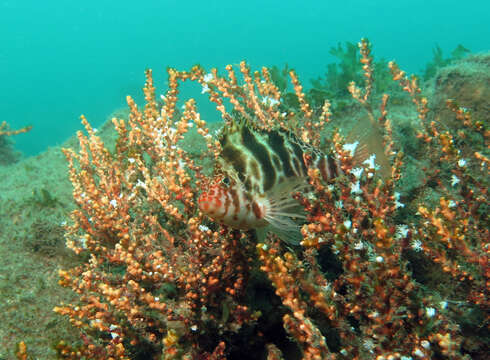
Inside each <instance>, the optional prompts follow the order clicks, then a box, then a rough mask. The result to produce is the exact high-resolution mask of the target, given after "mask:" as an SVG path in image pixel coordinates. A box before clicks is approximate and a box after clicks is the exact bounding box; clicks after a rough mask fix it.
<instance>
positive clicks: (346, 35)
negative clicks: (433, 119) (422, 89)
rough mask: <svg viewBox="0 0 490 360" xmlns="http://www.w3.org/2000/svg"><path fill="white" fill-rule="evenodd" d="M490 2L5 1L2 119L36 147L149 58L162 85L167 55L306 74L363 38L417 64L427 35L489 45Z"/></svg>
mask: <svg viewBox="0 0 490 360" xmlns="http://www.w3.org/2000/svg"><path fill="white" fill-rule="evenodd" d="M426 4H430V5H426ZM489 13H490V3H489V2H488V1H483V0H478V1H465V2H461V1H456V0H446V1H442V0H433V1H427V0H425V1H424V0H412V1H385V0H378V1H354V0H344V1H340V2H338V3H335V2H332V1H319V0H318V1H306V0H305V1H293V0H289V1H286V0H281V1H278V0H273V1H259V0H249V1H247V2H238V1H195V0H193V1H152V0H147V1H142V2H134V1H124V0H120V1H117V2H116V1H107V0H97V1H94V0H87V1H84V2H67V1H59V0H58V1H49V2H39V1H32V0H31V1H22V0H15V1H14V0H10V1H2V2H0V34H1V47H0V81H1V82H0V99H1V101H0V121H7V122H9V123H10V124H11V125H12V127H13V128H18V127H22V126H24V125H28V124H30V125H33V126H34V128H33V130H32V131H31V132H29V133H28V134H23V135H19V136H17V137H16V139H15V140H16V142H17V147H18V148H19V149H20V150H22V151H23V152H24V153H25V154H26V155H34V154H36V153H39V152H40V151H42V150H44V149H45V148H46V147H47V146H50V145H56V144H59V143H61V142H63V141H64V140H65V139H66V138H67V137H69V136H71V135H72V134H73V133H74V131H75V130H77V129H80V128H81V126H80V122H79V116H80V115H81V114H85V115H86V116H87V117H88V119H89V120H90V121H91V122H92V123H93V124H94V125H95V126H97V125H99V124H101V123H102V122H103V121H104V120H105V119H106V118H107V116H109V114H110V113H111V112H112V111H114V110H115V109H116V108H119V107H123V106H125V97H126V95H128V94H132V95H135V94H139V93H140V88H141V87H142V84H143V82H144V70H145V69H146V68H153V69H154V74H155V79H157V80H159V81H158V82H157V85H158V86H160V88H162V87H163V86H164V84H165V83H164V80H165V78H166V76H165V68H166V67H167V66H172V67H177V68H181V69H188V68H189V67H190V66H191V65H193V64H195V63H200V64H202V65H203V66H206V67H210V66H216V67H223V66H224V65H226V64H229V63H232V64H233V63H238V62H239V61H241V60H246V61H248V62H249V63H250V64H251V65H252V66H262V65H267V66H270V65H278V66H282V65H283V64H284V63H286V62H287V63H288V64H289V65H290V66H292V67H293V68H295V69H296V70H297V72H298V73H299V75H300V77H301V79H303V82H304V83H305V84H308V79H310V78H313V77H316V76H318V75H322V74H323V73H324V71H325V67H326V64H328V63H329V62H332V61H335V59H334V58H333V57H332V56H331V55H329V53H328V52H329V49H330V48H331V47H332V46H335V45H336V44H337V43H338V42H342V43H344V42H345V41H350V42H357V41H358V40H359V39H360V38H361V37H368V38H369V39H370V41H371V42H372V43H373V49H374V54H375V56H376V57H377V58H380V57H383V58H386V59H396V60H397V62H398V63H399V64H400V65H401V66H402V67H403V68H404V69H406V70H408V71H409V72H421V71H422V70H423V68H424V66H425V64H426V63H427V62H428V61H429V60H430V59H431V58H432V49H433V48H434V46H435V45H436V44H438V45H439V46H440V47H441V48H442V50H443V51H444V53H445V54H449V52H450V51H451V50H452V49H454V48H455V47H456V46H457V45H458V44H463V45H464V46H465V47H466V48H468V49H470V50H471V51H472V52H478V51H483V50H488V49H489V45H490V44H489V40H488V39H489V38H490V26H489V25H488V14H489ZM137 98H138V99H141V97H137ZM205 115H206V114H204V117H205V118H206V116H205ZM208 120H212V119H208Z"/></svg>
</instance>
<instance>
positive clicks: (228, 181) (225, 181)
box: [221, 176, 230, 186]
mask: <svg viewBox="0 0 490 360" xmlns="http://www.w3.org/2000/svg"><path fill="white" fill-rule="evenodd" d="M221 183H222V184H224V185H226V186H228V185H230V178H229V177H228V176H225V177H224V178H223V180H221Z"/></svg>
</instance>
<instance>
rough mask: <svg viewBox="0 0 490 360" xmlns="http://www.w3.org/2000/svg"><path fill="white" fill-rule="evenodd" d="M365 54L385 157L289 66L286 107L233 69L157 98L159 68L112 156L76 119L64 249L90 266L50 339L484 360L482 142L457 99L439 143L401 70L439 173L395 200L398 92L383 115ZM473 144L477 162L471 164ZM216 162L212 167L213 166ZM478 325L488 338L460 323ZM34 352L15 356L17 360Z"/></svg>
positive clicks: (269, 354)
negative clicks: (204, 101)
mask: <svg viewBox="0 0 490 360" xmlns="http://www.w3.org/2000/svg"><path fill="white" fill-rule="evenodd" d="M358 48H359V51H360V57H359V58H360V63H361V66H362V69H363V70H362V71H363V73H362V79H360V80H362V81H360V83H359V82H358V83H354V82H351V83H350V84H348V91H349V92H350V94H351V96H352V97H353V99H354V100H355V101H356V102H358V103H359V106H360V107H361V108H362V109H363V111H364V113H365V119H366V122H365V123H366V124H369V125H368V126H370V127H372V128H373V129H376V130H375V131H374V132H371V131H366V133H370V134H375V135H376V137H377V139H378V142H379V143H381V144H382V146H381V149H382V151H381V152H379V151H377V152H375V154H376V156H372V154H371V153H370V150H369V147H368V146H367V144H368V143H369V142H367V141H365V139H362V138H358V140H355V141H352V140H351V139H350V138H349V136H342V135H341V133H340V132H339V131H336V130H333V135H332V136H329V137H328V138H325V137H324V136H323V134H325V133H326V132H324V131H323V129H324V128H326V127H328V126H331V124H332V123H334V119H332V116H331V113H330V102H329V101H328V100H327V99H325V100H324V101H323V104H322V105H321V106H320V107H319V108H316V107H314V106H313V105H311V104H310V103H309V102H308V101H307V100H306V95H305V92H304V90H303V87H302V85H301V83H300V81H299V80H298V77H297V75H296V74H295V72H294V71H289V73H288V76H289V78H290V81H291V84H292V88H293V89H294V94H295V96H296V98H297V106H296V107H291V106H290V105H288V106H285V105H283V97H282V93H281V91H280V90H279V88H278V86H277V85H276V84H275V82H274V81H273V79H272V78H271V72H270V71H269V70H268V69H267V68H262V69H261V70H260V71H252V70H251V69H250V68H249V67H248V66H247V65H246V64H245V63H244V62H242V63H240V65H239V66H238V68H236V67H233V66H227V67H226V69H225V74H221V73H220V72H218V70H217V69H211V70H209V71H205V70H204V69H203V68H201V67H198V66H196V67H193V68H192V69H191V70H190V71H177V70H175V69H169V70H168V84H169V88H168V90H167V92H166V93H165V94H164V95H163V96H162V100H163V102H162V103H159V102H158V101H157V96H156V91H155V88H154V86H153V78H152V72H151V71H150V70H148V71H147V72H146V84H145V87H144V94H145V99H146V104H145V106H144V107H142V108H140V107H138V106H137V105H136V104H135V102H134V101H133V99H132V98H131V97H128V98H127V102H128V105H129V108H130V116H129V119H128V120H122V119H116V118H115V119H113V120H112V121H113V124H114V127H115V129H116V131H117V133H118V140H117V143H116V147H115V151H112V152H111V151H109V150H108V149H107V148H106V146H105V145H104V143H103V142H102V140H101V139H100V138H99V137H98V136H97V133H96V132H95V130H94V129H93V128H92V127H91V125H90V124H89V123H88V121H87V120H86V119H85V118H83V117H82V122H83V124H84V126H85V129H86V132H87V135H84V134H83V133H81V132H80V133H78V139H79V142H80V150H79V151H75V150H72V149H64V153H65V155H66V158H67V159H68V163H69V168H70V179H71V182H72V184H73V197H74V200H75V202H76V204H77V208H76V209H75V210H74V211H73V213H72V216H71V225H70V226H69V227H68V230H67V234H66V237H67V244H68V246H69V247H70V248H71V249H72V250H73V251H74V252H75V253H76V254H79V255H80V256H82V258H83V257H84V258H85V259H87V260H86V261H85V262H83V263H82V264H81V265H80V266H77V267H75V268H72V269H67V270H60V272H59V275H60V281H59V283H60V284H61V285H62V286H64V287H68V288H71V289H72V290H73V291H74V293H76V294H77V296H78V301H77V302H74V303H69V304H60V306H58V307H56V308H55V311H56V312H57V313H59V314H61V315H63V316H66V317H67V318H68V319H69V320H70V322H71V323H72V325H73V326H75V327H77V328H78V329H79V331H80V341H79V342H78V343H75V344H69V343H66V342H64V341H61V342H60V343H58V344H57V345H56V348H57V351H58V355H59V357H60V358H62V359H166V360H170V359H266V358H267V359H378V360H382V359H405V360H407V359H469V358H471V357H473V358H478V356H479V355H481V354H484V353H485V345H484V344H485V341H488V337H487V338H486V340H485V338H484V336H485V335H484V332H485V330H484V329H488V323H487V320H488V306H489V301H488V290H489V275H490V271H489V267H488V252H489V244H488V239H489V230H488V229H489V227H488V205H489V201H488V196H487V189H488V165H489V158H488V136H489V133H488V130H487V129H485V124H482V123H478V124H476V123H475V122H473V120H472V119H471V113H470V111H468V110H467V109H463V108H460V107H458V106H457V105H456V104H455V103H453V102H450V103H449V107H450V108H451V110H452V114H453V116H454V117H455V118H456V119H457V120H458V121H460V127H461V129H463V131H461V132H457V133H452V132H451V131H449V130H446V129H445V128H444V127H442V126H441V124H440V123H439V122H438V121H437V120H436V118H434V117H432V116H431V114H430V109H429V105H428V99H427V98H425V97H424V96H423V95H422V93H421V89H420V88H419V85H418V80H417V78H415V77H408V76H407V75H406V74H405V73H404V72H403V71H402V70H400V69H399V67H398V66H397V64H395V63H394V62H391V63H390V64H389V71H390V74H391V77H392V79H393V80H394V82H395V83H396V84H399V85H400V87H401V88H402V89H403V91H405V92H406V93H407V96H408V97H409V98H410V100H411V101H412V102H413V105H414V108H415V114H416V116H417V117H418V120H417V124H418V125H417V126H416V128H415V129H416V130H415V131H414V132H415V133H416V134H417V135H416V138H415V139H414V142H416V143H417V144H418V146H419V147H420V148H422V149H424V151H422V153H424V154H425V155H424V156H425V157H427V158H428V160H429V162H430V164H431V166H430V167H427V168H425V169H422V172H423V173H424V178H425V179H426V180H427V182H426V186H425V187H424V189H426V192H424V191H423V190H422V189H419V190H418V191H417V193H416V194H412V196H411V198H410V199H408V198H407V199H403V198H402V197H401V196H400V192H399V189H398V188H397V186H398V183H399V182H400V179H402V178H403V177H404V176H406V173H405V171H406V169H405V167H404V155H403V152H402V151H401V150H400V149H399V148H398V147H397V141H396V139H395V138H394V136H393V134H394V133H395V131H394V130H395V128H396V126H397V124H396V122H395V121H393V120H392V119H391V118H390V113H389V99H390V96H389V95H388V94H385V95H383V96H382V97H381V101H380V103H379V104H377V103H376V102H377V101H376V102H375V101H374V100H372V97H373V96H372V93H373V91H374V89H373V86H374V85H373V84H374V81H373V79H374V76H375V73H374V69H373V58H372V56H371V54H370V44H369V43H368V41H367V40H364V39H363V40H362V41H361V42H360V43H359V45H358ZM184 81H192V82H197V83H199V84H200V85H201V86H202V90H203V92H205V93H206V94H207V95H208V96H209V100H210V101H211V102H213V103H214V104H216V109H217V111H218V113H219V114H220V115H221V118H222V119H223V127H222V130H221V131H220V132H219V133H218V134H211V133H210V132H209V130H208V127H207V125H206V123H205V121H204V120H203V119H201V116H200V114H199V112H198V111H197V108H196V102H195V101H194V100H193V99H189V100H187V101H185V102H184V103H183V111H181V112H180V111H177V108H178V107H180V105H181V104H182V102H180V101H179V100H178V99H179V98H178V94H179V86H180V84H181V83H182V82H184ZM366 130H368V129H367V128H366ZM468 133H472V134H473V136H476V137H479V138H481V139H484V143H485V147H484V148H483V149H481V150H478V151H475V150H471V149H472V148H471V146H469V145H468V144H465V141H466V140H465V139H468V138H469V137H468V136H466V137H465V134H468ZM192 134H193V136H197V134H199V136H200V138H201V140H200V141H201V142H202V143H203V144H206V148H207V152H204V153H203V154H202V155H201V157H202V159H199V158H192V157H191V156H190V155H189V153H188V152H186V151H185V150H184V146H183V144H184V139H185V138H186V137H188V136H190V135H192ZM234 137H236V138H234ZM196 139H197V138H196ZM237 139H238V140H239V142H238V143H237V142H235V140H237ZM463 144H465V145H466V146H465V149H466V150H465V151H464V152H463V151H460V147H462V146H463ZM262 150H263V151H262ZM210 159H211V160H212V163H214V168H208V167H207V166H206V167H203V166H202V164H204V163H205V161H208V162H207V163H209V160H210ZM383 159H384V160H383ZM382 160H383V161H382ZM199 199H200V200H199ZM405 201H406V202H405ZM270 225H272V227H269V228H268V226H270ZM268 230H270V231H268ZM290 232H295V234H293V235H292V236H291V235H289V234H288V233H290ZM422 269H429V270H430V272H431V273H430V275H431V276H432V277H433V278H435V279H437V280H436V281H435V282H430V281H428V280H427V276H428V275H429V274H427V273H425V272H424V271H422ZM437 284H439V285H440V284H445V285H448V286H444V288H439V287H438V286H437ZM469 314H473V315H472V316H473V317H477V318H479V319H480V320H479V321H480V323H478V324H474V325H473V326H471V325H470V326H468V325H467V324H468V323H465V321H466V320H467V319H468V318H469ZM475 314H478V315H477V316H475ZM463 326H467V327H466V330H470V332H472V333H473V335H470V336H469V335H468V331H462V327H463ZM475 334H476V335H475ZM27 345H28V344H27ZM27 351H28V350H27V348H26V344H24V343H21V344H20V346H19V349H18V353H17V355H18V357H19V358H21V359H25V358H27Z"/></svg>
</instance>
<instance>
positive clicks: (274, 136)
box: [220, 124, 341, 194]
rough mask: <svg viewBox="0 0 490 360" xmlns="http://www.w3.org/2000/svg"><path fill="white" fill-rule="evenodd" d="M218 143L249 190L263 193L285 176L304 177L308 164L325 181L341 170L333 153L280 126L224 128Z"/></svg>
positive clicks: (230, 165) (227, 160) (285, 177)
mask: <svg viewBox="0 0 490 360" xmlns="http://www.w3.org/2000/svg"><path fill="white" fill-rule="evenodd" d="M220 143H221V146H222V149H223V151H222V154H221V157H222V160H223V161H224V162H225V163H226V164H227V165H229V167H231V169H232V170H233V171H234V173H235V175H236V177H237V178H238V179H239V180H240V182H241V183H242V184H243V185H244V187H245V190H247V191H248V192H251V193H252V194H264V193H266V192H267V191H268V190H270V189H272V188H273V187H274V186H276V185H277V184H279V183H281V182H282V181H284V180H285V179H288V178H292V177H306V176H307V174H308V168H309V167H313V168H317V169H319V170H320V174H321V175H322V178H323V179H324V180H325V181H330V180H332V179H333V178H335V177H337V176H338V175H339V174H340V173H341V171H340V167H339V164H338V161H337V160H336V158H335V156H333V155H331V154H329V155H326V154H324V153H322V152H320V151H318V150H317V149H315V148H313V147H312V146H310V145H308V144H306V143H304V142H303V141H301V140H300V139H298V138H297V137H296V136H294V135H293V134H291V133H288V132H286V131H282V130H271V131H266V130H255V129H252V128H250V127H249V126H246V125H245V124H241V125H237V126H232V127H230V128H228V129H225V130H224V131H223V133H222V135H221V138H220ZM306 157H307V158H309V161H308V163H306V161H305V160H304V159H305V158H306Z"/></svg>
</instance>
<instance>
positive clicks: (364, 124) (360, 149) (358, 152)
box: [346, 117, 391, 180]
mask: <svg viewBox="0 0 490 360" xmlns="http://www.w3.org/2000/svg"><path fill="white" fill-rule="evenodd" d="M355 142H358V145H357V147H356V149H355V151H354V155H353V163H354V167H361V166H362V164H363V163H364V162H365V161H367V160H368V159H369V158H370V157H371V156H373V155H375V162H376V165H378V166H379V170H377V174H378V175H379V176H381V178H382V179H383V180H385V179H387V178H389V176H390V174H391V164H390V160H389V158H388V156H386V154H385V145H384V142H383V131H382V129H381V128H380V126H379V125H378V124H376V123H373V122H372V121H369V118H366V117H364V118H362V119H361V120H359V122H358V123H357V124H356V125H355V126H354V128H353V129H352V130H351V131H350V132H349V134H348V135H347V137H346V143H355Z"/></svg>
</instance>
